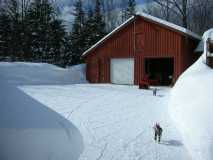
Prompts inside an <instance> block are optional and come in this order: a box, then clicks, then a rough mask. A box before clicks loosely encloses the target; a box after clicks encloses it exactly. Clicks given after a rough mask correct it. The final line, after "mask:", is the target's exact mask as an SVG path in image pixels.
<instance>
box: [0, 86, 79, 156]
mask: <svg viewBox="0 0 213 160" xmlns="http://www.w3.org/2000/svg"><path fill="white" fill-rule="evenodd" d="M0 88H1V91H0V106H1V107H0V148H1V150H0V159H2V160H6V159H9V160H17V159H20V160H38V159H39V160H47V159H50V160H58V159H63V160H77V159H78V158H79V156H80V154H81V152H82V151H83V142H82V137H81V134H80V132H79V131H78V129H77V128H76V127H75V126H74V125H73V124H72V123H71V122H70V121H68V120H66V119H65V118H63V117H62V116H60V115H59V114H58V113H56V112H54V111H52V110H50V109H48V108H47V107H46V106H44V105H42V104H41V103H39V102H38V101H36V100H34V99H32V98H31V97H29V96H27V95H26V94H24V93H23V92H22V91H21V90H19V89H18V88H16V87H13V86H11V85H10V86H9V85H8V84H3V83H1V85H0Z"/></svg>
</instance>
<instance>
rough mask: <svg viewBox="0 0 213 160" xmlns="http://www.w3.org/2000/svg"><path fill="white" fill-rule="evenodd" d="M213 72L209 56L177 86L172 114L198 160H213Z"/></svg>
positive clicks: (186, 142) (188, 146) (193, 67)
mask: <svg viewBox="0 0 213 160" xmlns="http://www.w3.org/2000/svg"><path fill="white" fill-rule="evenodd" d="M212 82H213V70H212V69H210V68H209V67H208V66H207V65H206V64H205V54H204V55H203V56H202V57H201V58H200V59H199V60H198V61H197V62H196V63H195V64H194V65H192V66H191V67H190V68H189V69H188V70H187V71H186V72H185V73H183V75H182V76H180V78H179V80H178V81H177V83H176V84H175V86H174V88H173V90H172V92H171V97H170V104H169V105H170V107H169V108H170V113H171V116H172V118H173V120H174V121H175V122H176V124H177V127H178V128H179V130H180V132H181V133H182V136H183V139H184V143H185V144H186V146H187V148H188V150H189V151H190V153H191V155H192V159H194V160H212V159H213V152H212V151H213V119H212V113H213V100H212V99H211V96H212V91H213V85H212Z"/></svg>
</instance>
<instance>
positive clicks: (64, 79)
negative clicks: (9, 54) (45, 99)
mask: <svg viewBox="0 0 213 160" xmlns="http://www.w3.org/2000/svg"><path fill="white" fill-rule="evenodd" d="M0 75H1V79H0V80H2V81H6V82H7V83H9V84H14V85H39V84H40V85H44V84H46V85H47V84H73V83H86V78H85V65H77V66H73V67H69V68H66V69H64V68H60V67H57V66H54V65H51V64H47V63H24V62H14V63H8V62H1V63H0Z"/></svg>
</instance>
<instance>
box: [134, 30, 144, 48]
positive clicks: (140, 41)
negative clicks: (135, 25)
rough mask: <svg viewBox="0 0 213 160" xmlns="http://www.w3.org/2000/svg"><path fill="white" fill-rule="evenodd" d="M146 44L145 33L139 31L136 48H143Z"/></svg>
mask: <svg viewBox="0 0 213 160" xmlns="http://www.w3.org/2000/svg"><path fill="white" fill-rule="evenodd" d="M144 46H145V35H144V33H137V34H136V37H135V48H136V50H141V49H143V48H144Z"/></svg>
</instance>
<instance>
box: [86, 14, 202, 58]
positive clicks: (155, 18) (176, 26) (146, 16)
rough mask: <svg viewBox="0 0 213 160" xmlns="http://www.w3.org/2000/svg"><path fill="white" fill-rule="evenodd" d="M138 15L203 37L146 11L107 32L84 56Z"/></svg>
mask: <svg viewBox="0 0 213 160" xmlns="http://www.w3.org/2000/svg"><path fill="white" fill-rule="evenodd" d="M136 16H140V17H143V18H145V19H148V20H151V21H154V22H157V23H159V24H162V25H164V26H167V27H169V28H172V29H175V30H177V31H179V32H182V33H184V34H187V35H189V36H191V37H193V38H195V39H198V40H201V37H200V36H199V35H197V34H196V33H193V32H192V31H190V30H188V29H186V28H184V27H181V26H178V25H176V24H173V23H171V22H168V21H165V20H162V19H160V18H157V17H154V16H151V15H149V14H146V13H140V14H137V15H135V16H132V17H131V18H129V19H128V20H127V21H125V22H124V23H123V24H121V25H120V26H118V27H117V28H115V29H114V30H113V31H112V32H110V33H109V34H107V35H106V36H105V37H103V38H102V39H101V40H100V41H98V42H97V43H96V44H94V45H93V46H92V47H90V48H89V49H88V50H86V51H85V52H84V53H83V54H82V56H85V55H86V54H88V53H89V52H90V51H91V50H93V49H94V48H96V47H97V46H99V45H100V44H101V43H102V42H103V41H105V40H106V39H108V38H109V37H110V36H111V35H113V34H114V33H115V32H117V31H119V30H120V29H121V28H123V27H124V26H126V25H127V24H129V22H131V21H132V20H133V19H135V17H136Z"/></svg>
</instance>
